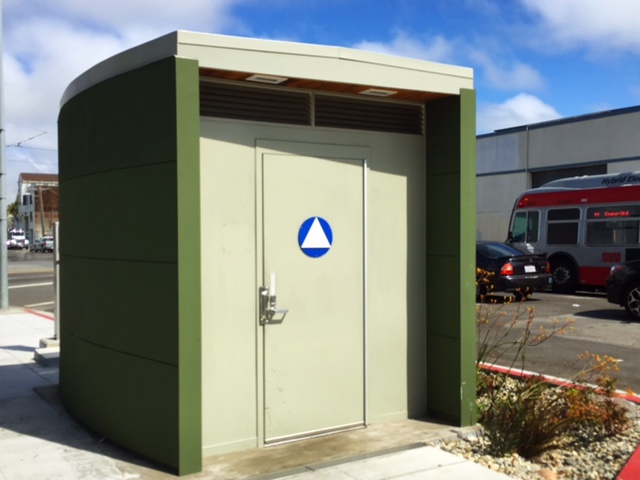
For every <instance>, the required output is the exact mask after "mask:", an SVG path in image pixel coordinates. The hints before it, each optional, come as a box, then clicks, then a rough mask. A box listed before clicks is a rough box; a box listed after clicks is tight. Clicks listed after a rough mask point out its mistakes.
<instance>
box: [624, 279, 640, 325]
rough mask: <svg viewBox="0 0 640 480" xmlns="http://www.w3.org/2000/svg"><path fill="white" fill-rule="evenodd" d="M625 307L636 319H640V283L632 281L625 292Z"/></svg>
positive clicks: (630, 315) (628, 313)
mask: <svg viewBox="0 0 640 480" xmlns="http://www.w3.org/2000/svg"><path fill="white" fill-rule="evenodd" d="M623 299H624V309H625V310H626V311H627V315H629V317H631V318H632V319H634V320H640V283H638V282H637V283H632V284H631V285H630V286H629V288H627V289H626V290H625V293H624V297H623Z"/></svg>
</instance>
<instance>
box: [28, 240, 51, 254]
mask: <svg viewBox="0 0 640 480" xmlns="http://www.w3.org/2000/svg"><path fill="white" fill-rule="evenodd" d="M29 250H30V251H32V252H53V237H40V238H38V239H37V240H36V241H35V242H33V243H32V244H31V247H29Z"/></svg>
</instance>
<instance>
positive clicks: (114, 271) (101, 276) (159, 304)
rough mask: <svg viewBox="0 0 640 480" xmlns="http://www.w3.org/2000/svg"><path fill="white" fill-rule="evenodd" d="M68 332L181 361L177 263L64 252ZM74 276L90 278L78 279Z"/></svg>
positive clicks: (154, 357)
mask: <svg viewBox="0 0 640 480" xmlns="http://www.w3.org/2000/svg"><path fill="white" fill-rule="evenodd" d="M63 264H64V268H63V269H61V271H60V276H61V283H62V285H64V286H66V285H70V284H73V285H74V287H73V297H72V298H71V299H69V298H68V297H65V298H64V299H65V300H67V301H66V302H65V303H64V319H63V320H64V325H65V328H66V330H67V331H69V332H71V333H73V334H74V335H76V336H78V337H80V338H83V339H84V340H86V341H87V342H91V343H95V344H98V345H102V346H103V347H104V348H109V349H112V350H117V351H121V352H127V353H129V354H131V355H136V356H140V357H144V358H148V359H151V360H156V361H158V362H162V363H168V364H172V365H177V364H178V345H177V343H176V338H177V336H178V324H177V322H176V318H177V314H178V302H177V300H178V299H177V296H176V295H175V292H176V289H177V284H178V275H177V267H176V264H171V263H151V262H131V261H117V260H104V259H93V258H79V257H64V258H63ZM75 279H87V281H85V282H74V280H75Z"/></svg>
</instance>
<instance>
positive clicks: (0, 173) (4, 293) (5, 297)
mask: <svg viewBox="0 0 640 480" xmlns="http://www.w3.org/2000/svg"><path fill="white" fill-rule="evenodd" d="M3 52H4V44H3V43H2V0H0V309H1V310H3V311H6V310H8V309H9V275H8V269H7V263H8V258H7V174H6V162H5V144H6V142H5V129H4V71H3V68H2V55H3Z"/></svg>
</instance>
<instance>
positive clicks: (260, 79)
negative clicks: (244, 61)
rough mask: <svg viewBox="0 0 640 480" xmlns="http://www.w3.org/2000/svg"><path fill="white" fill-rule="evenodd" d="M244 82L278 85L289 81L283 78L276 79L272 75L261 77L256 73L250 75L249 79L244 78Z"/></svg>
mask: <svg viewBox="0 0 640 480" xmlns="http://www.w3.org/2000/svg"><path fill="white" fill-rule="evenodd" d="M245 80H247V81H249V82H258V83H268V84H270V85H278V84H279V83H282V82H286V81H287V80H289V79H288V78H285V77H276V76H274V75H261V74H259V73H256V74H255V75H251V76H250V77H247V78H245Z"/></svg>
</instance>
